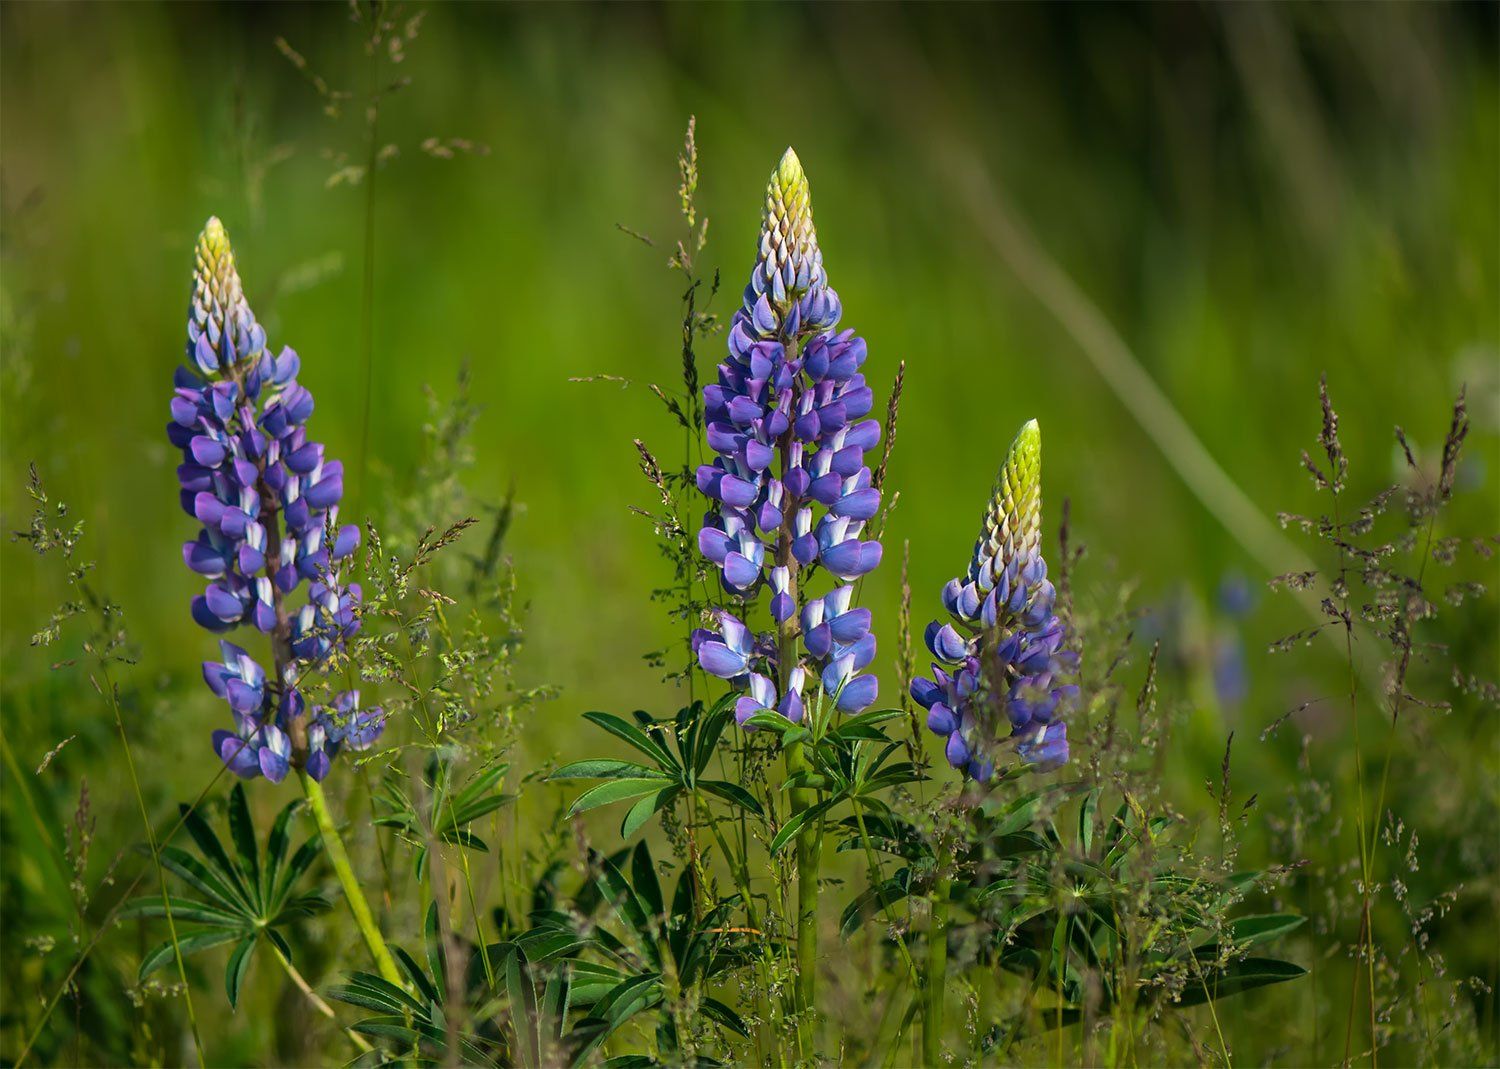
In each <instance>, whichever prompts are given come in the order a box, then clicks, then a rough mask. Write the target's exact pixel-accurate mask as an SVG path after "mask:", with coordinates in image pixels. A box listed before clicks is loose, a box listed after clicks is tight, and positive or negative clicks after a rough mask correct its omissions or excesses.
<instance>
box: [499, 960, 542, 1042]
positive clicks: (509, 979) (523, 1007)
mask: <svg viewBox="0 0 1500 1069" xmlns="http://www.w3.org/2000/svg"><path fill="white" fill-rule="evenodd" d="M525 966H526V956H525V955H524V954H523V953H522V952H521V948H520V947H513V948H512V949H511V952H510V954H508V955H507V956H506V959H505V990H506V994H507V995H508V996H509V997H510V1016H511V1022H512V1023H513V1025H514V1026H515V1030H516V1040H517V1043H516V1046H517V1049H518V1052H519V1054H520V1061H521V1064H522V1065H523V1066H525V1067H526V1069H532V1067H533V1066H538V1067H539V1066H540V1065H541V1064H542V1036H541V1021H540V1019H539V1016H538V1014H537V1009H536V989H535V988H534V987H532V985H531V979H530V977H528V976H527V975H526V973H525Z"/></svg>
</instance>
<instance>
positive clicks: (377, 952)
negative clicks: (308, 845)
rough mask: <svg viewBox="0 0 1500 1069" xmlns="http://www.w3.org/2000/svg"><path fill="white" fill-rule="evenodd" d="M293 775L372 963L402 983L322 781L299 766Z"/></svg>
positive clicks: (399, 983)
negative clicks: (334, 816) (311, 815)
mask: <svg viewBox="0 0 1500 1069" xmlns="http://www.w3.org/2000/svg"><path fill="white" fill-rule="evenodd" d="M297 777H298V779H300V780H301V781H302V793H303V794H305V795H306V796H307V804H308V806H309V807H310V808H311V809H312V813H313V819H314V820H316V821H317V822H318V834H319V835H321V836H322V837H323V849H324V850H325V851H327V853H328V860H329V862H331V863H332V865H333V871H334V872H336V873H337V874H338V877H339V886H340V887H342V888H343V889H344V901H346V902H348V903H349V912H350V913H352V914H353V915H354V923H355V924H357V925H359V932H360V934H361V935H363V936H364V937H365V946H367V947H369V948H370V956H371V957H372V958H374V959H375V967H376V968H378V969H379V970H380V975H381V976H383V977H384V978H385V979H386V981H387V982H389V983H392V984H395V985H396V986H397V987H405V986H406V984H405V983H404V982H403V981H402V979H401V973H400V971H399V970H397V968H396V962H395V959H394V958H392V957H391V952H390V949H389V948H387V947H386V945H385V937H384V936H383V935H381V934H380V928H379V927H378V926H377V925H376V924H375V918H374V916H373V915H372V914H371V913H370V904H369V903H368V902H366V901H365V893H364V891H362V890H360V886H359V879H358V878H357V877H356V876H355V875H354V866H353V865H351V864H350V863H349V854H348V852H347V851H346V850H345V849H344V840H343V839H341V838H339V829H338V825H336V824H335V823H334V822H333V815H332V814H331V813H329V811H328V799H327V798H325V797H324V796H323V787H322V785H321V784H319V783H318V781H317V780H315V779H313V778H312V777H311V776H309V775H308V774H307V772H306V771H305V770H303V769H298V770H297Z"/></svg>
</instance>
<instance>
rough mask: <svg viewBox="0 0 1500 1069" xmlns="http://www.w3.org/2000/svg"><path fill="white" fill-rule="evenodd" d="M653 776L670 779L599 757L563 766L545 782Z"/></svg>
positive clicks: (625, 762)
mask: <svg viewBox="0 0 1500 1069" xmlns="http://www.w3.org/2000/svg"><path fill="white" fill-rule="evenodd" d="M653 776H655V777H660V778H661V779H671V777H670V776H668V775H667V774H666V773H665V772H662V771H660V770H658V769H655V768H648V767H647V766H645V765H642V764H637V763H636V762H634V761H611V760H607V759H605V758H602V757H601V758H593V759H591V760H588V761H574V762H572V763H571V764H567V765H563V766H562V767H561V768H559V769H558V770H557V771H556V772H554V773H552V775H550V776H548V777H547V780H546V782H548V783H551V782H552V781H554V780H564V779H647V778H650V777H653Z"/></svg>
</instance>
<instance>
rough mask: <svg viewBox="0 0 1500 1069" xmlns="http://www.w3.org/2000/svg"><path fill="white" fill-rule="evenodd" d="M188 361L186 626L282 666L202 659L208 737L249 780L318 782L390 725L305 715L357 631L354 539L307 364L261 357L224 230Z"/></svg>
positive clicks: (342, 714)
mask: <svg viewBox="0 0 1500 1069" xmlns="http://www.w3.org/2000/svg"><path fill="white" fill-rule="evenodd" d="M187 358H188V362H189V366H187V367H179V368H178V370H177V374H176V377H175V386H176V389H175V391H174V393H173V397H172V404H171V414H172V419H171V422H170V423H168V424H167V435H168V437H169V438H170V439H171V441H172V444H173V445H175V446H177V447H178V448H180V449H181V450H182V453H183V462H182V464H181V465H180V466H179V467H178V469H177V475H178V480H179V482H180V483H181V486H182V507H183V510H184V511H186V512H187V513H188V515H190V516H192V517H193V518H194V519H196V520H197V521H198V522H199V523H200V524H202V525H203V526H202V529H201V530H200V531H199V533H198V537H197V538H196V539H195V540H193V541H191V542H187V543H185V544H184V545H183V547H182V555H183V560H184V561H185V562H186V563H187V566H188V567H189V568H190V569H192V570H193V571H194V572H196V573H197V574H199V575H201V576H203V577H204V578H205V579H207V580H208V584H207V586H206V588H205V589H204V591H203V593H202V594H200V595H198V596H197V597H195V598H194V599H193V602H192V616H193V619H194V620H195V621H197V622H198V623H199V624H200V625H201V626H203V627H205V628H207V629H208V630H210V631H214V632H225V631H229V630H232V629H233V628H235V627H238V626H239V625H241V624H250V625H251V626H253V627H255V628H256V630H258V631H261V632H262V633H264V634H267V635H269V636H271V644H272V650H273V654H274V659H275V664H276V669H277V679H276V681H275V683H274V685H272V684H270V683H268V681H267V677H266V673H265V671H264V670H263V669H262V668H261V666H260V665H259V664H258V663H257V662H256V661H255V659H254V658H253V657H251V656H250V655H249V654H248V653H246V652H245V650H243V649H241V648H240V647H239V646H236V645H234V644H233V643H230V642H227V641H226V642H222V643H221V649H222V652H223V657H224V659H223V661H222V663H219V662H208V663H205V665H204V666H203V673H204V678H205V679H206V680H207V682H208V685H209V687H210V689H211V690H213V692H214V693H215V694H216V695H218V696H219V697H220V698H222V699H224V700H225V701H226V702H227V703H228V705H229V707H230V710H231V712H232V713H233V714H234V716H235V720H236V730H235V731H234V732H229V731H218V732H215V733H214V749H215V750H216V751H217V752H218V754H219V756H220V757H221V758H222V759H223V761H224V763H225V764H226V765H228V766H229V768H230V769H231V770H233V771H234V772H235V773H236V774H238V775H240V776H244V777H247V778H249V777H253V776H256V775H264V776H266V777H267V778H268V779H271V780H273V781H280V780H281V779H282V778H283V777H284V776H285V775H286V773H287V771H288V769H290V768H291V767H292V765H293V764H294V763H297V764H300V765H301V767H304V768H306V769H307V771H308V772H309V773H310V774H311V775H313V776H314V777H316V778H318V779H321V778H322V777H323V776H324V775H326V774H327V772H328V767H329V760H330V758H331V757H332V756H333V754H335V753H336V752H337V751H338V749H339V747H340V746H341V745H349V746H351V747H352V748H355V749H359V748H362V745H368V744H369V742H370V741H373V737H374V734H378V733H379V728H380V725H381V723H382V722H383V718H382V716H381V713H380V710H379V709H374V710H370V711H368V712H365V713H360V712H358V710H357V704H358V695H357V694H356V693H353V692H351V693H350V694H348V695H345V696H344V697H343V698H341V699H340V700H339V701H338V702H336V703H335V708H334V709H333V710H327V709H322V708H319V709H316V710H314V713H313V714H312V715H311V716H307V715H305V709H304V702H303V699H302V695H301V694H300V693H299V691H298V689H297V688H298V683H299V681H300V680H301V679H302V678H303V676H304V675H305V674H306V673H307V672H308V671H309V670H310V669H311V668H313V667H315V666H316V665H317V664H318V663H320V662H321V661H323V660H324V659H325V658H326V657H327V656H328V654H329V653H330V652H331V651H332V649H333V648H334V646H335V645H336V644H337V643H339V642H341V641H343V640H344V639H346V638H348V637H350V636H351V635H353V634H354V633H355V631H357V630H358V628H359V620H358V615H357V609H358V605H359V598H360V590H359V586H358V584H350V585H348V586H345V585H343V584H342V583H341V582H340V578H339V562H341V561H343V560H344V559H345V558H347V557H348V556H349V555H350V554H351V553H353V552H354V549H355V548H356V547H357V546H358V544H359V528H358V527H356V526H354V525H352V524H351V525H347V526H344V527H340V526H339V525H338V502H339V499H340V498H341V497H342V496H343V490H344V487H343V465H342V464H341V463H340V462H338V461H336V460H327V459H325V457H324V454H323V446H322V445H321V444H320V443H318V442H314V441H311V440H310V439H309V438H308V437H307V431H306V424H307V420H308V417H309V416H311V415H312V410H313V398H312V394H311V393H309V392H308V390H307V388H306V387H304V386H302V385H300V384H299V383H298V382H297V372H298V370H299V367H300V361H299V360H298V357H297V354H296V353H295V352H293V351H292V350H291V349H282V351H281V352H280V354H278V355H274V356H273V355H272V354H271V352H270V351H269V350H268V349H267V347H266V335H265V331H264V330H263V329H262V328H261V326H260V325H259V324H258V323H257V322H256V321H255V316H254V314H253V313H252V312H251V310H250V306H249V304H248V303H247V302H246V300H245V297H244V292H243V290H242V288H241V285H240V278H239V273H238V271H237V270H236V269H235V263H234V254H233V252H232V251H231V250H230V247H229V238H228V235H227V234H225V232H224V227H223V226H222V225H221V224H220V222H219V220H218V219H210V220H209V221H208V225H207V226H205V227H204V229H203V233H202V235H201V236H200V237H199V239H198V248H197V259H196V265H195V270H194V275H193V295H192V302H191V305H190V307H189V311H188V342H187ZM283 527H284V530H283ZM304 581H306V583H307V595H308V597H307V602H306V604H305V605H303V606H301V607H300V609H299V610H298V611H296V612H295V613H292V612H290V611H289V609H288V607H287V599H288V597H289V596H290V595H291V594H293V593H294V592H295V591H296V590H297V588H298V586H299V585H301V584H302V583H303V582H304ZM372 732H373V733H374V734H372ZM360 744H362V745H360Z"/></svg>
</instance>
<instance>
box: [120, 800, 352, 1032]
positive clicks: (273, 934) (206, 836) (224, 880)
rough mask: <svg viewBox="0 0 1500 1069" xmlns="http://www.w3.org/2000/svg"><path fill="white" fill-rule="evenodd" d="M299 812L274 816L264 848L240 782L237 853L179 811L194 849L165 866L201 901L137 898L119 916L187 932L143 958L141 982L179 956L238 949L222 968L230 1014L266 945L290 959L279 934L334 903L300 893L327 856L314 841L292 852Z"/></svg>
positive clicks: (234, 818)
mask: <svg viewBox="0 0 1500 1069" xmlns="http://www.w3.org/2000/svg"><path fill="white" fill-rule="evenodd" d="M302 807H303V803H302V802H301V801H300V800H298V801H294V802H290V803H288V804H287V805H286V806H285V807H284V808H283V809H282V810H281V812H280V813H278V814H277V815H276V820H275V822H274V823H273V824H272V825H271V833H270V835H269V836H268V837H267V839H266V842H265V846H264V847H262V846H261V844H260V840H259V839H258V838H257V837H256V833H255V825H254V822H253V821H252V819H251V816H250V806H249V804H248V803H247V802H246V800H245V788H244V786H243V785H242V784H238V783H236V784H235V785H234V789H233V790H231V791H230V792H229V805H228V824H229V838H230V842H231V843H232V844H233V847H234V852H233V853H232V854H231V853H230V852H229V851H228V850H226V849H225V848H224V844H223V842H222V841H221V840H220V839H219V836H218V834H217V833H216V832H215V831H214V830H213V828H212V827H211V826H210V825H209V823H208V821H206V820H204V819H203V816H202V815H201V814H200V813H199V812H198V811H197V810H196V809H193V808H191V807H189V806H183V807H182V813H183V821H184V824H185V827H186V830H187V832H188V834H189V836H191V838H192V840H193V843H194V845H195V846H196V847H197V851H196V853H193V852H189V851H187V850H185V849H182V848H181V847H177V846H163V847H161V850H160V854H161V864H162V866H163V867H164V868H166V869H167V870H168V871H170V872H171V873H173V874H174V875H175V876H177V877H178V878H179V879H180V880H182V881H183V882H184V883H186V884H187V885H188V886H189V887H190V888H192V890H193V891H195V892H197V893H198V895H200V896H201V897H198V898H191V897H184V896H180V895H171V896H169V897H168V898H166V899H163V898H162V896H160V895H155V896H148V897H142V898H136V899H133V900H132V901H131V902H130V903H129V904H127V905H126V906H125V908H124V909H123V910H121V911H120V916H121V917H122V918H127V917H166V916H167V915H168V911H169V910H170V912H171V916H172V919H173V920H174V921H176V923H177V924H178V925H179V926H181V925H187V926H189V927H179V929H178V938H177V940H176V945H175V948H174V943H173V940H171V939H168V940H166V941H164V942H161V943H158V944H157V945H156V946H155V947H153V948H152V949H151V950H149V951H147V952H146V955H145V956H144V957H143V958H142V959H141V963H140V967H139V976H140V978H141V980H143V981H144V980H145V978H146V977H147V976H149V975H150V974H151V973H152V972H154V971H155V970H156V969H159V968H161V967H162V966H163V965H165V964H167V963H168V962H170V961H172V960H173V958H174V956H175V952H176V950H180V951H181V952H182V954H184V955H187V954H194V953H198V952H200V951H204V950H208V949H210V948H212V947H216V946H223V945H224V944H226V943H233V944H234V948H233V950H231V951H230V954H229V963H228V965H227V966H226V967H225V970H224V990H225V993H226V994H227V995H228V997H229V1005H230V1006H231V1008H232V1007H235V1006H238V1004H239V999H240V990H241V988H242V987H243V986H244V982H245V976H246V974H247V973H248V972H249V971H250V965H251V962H252V960H253V957H254V954H255V951H256V949H257V948H258V947H259V946H260V945H261V943H262V942H267V943H270V944H271V946H272V948H273V951H274V952H275V953H277V954H279V955H281V957H282V958H283V959H284V960H285V961H287V962H290V961H291V960H292V948H291V945H290V943H289V942H288V941H287V938H286V935H285V934H284V932H283V931H282V929H286V928H288V927H290V926H291V925H292V924H294V923H295V922H296V921H298V920H299V919H301V918H303V917H308V916H311V915H312V914H315V913H319V912H322V911H323V910H326V909H328V908H329V905H330V903H329V901H328V899H327V898H325V897H324V896H323V895H322V894H321V893H320V892H317V891H305V890H302V889H301V887H300V884H301V882H302V880H303V878H304V877H305V876H306V875H307V874H308V872H309V870H310V869H311V868H312V866H313V864H314V862H316V861H317V860H318V857H319V856H320V855H321V854H322V852H323V844H322V842H321V840H319V839H317V838H311V839H308V840H307V841H305V842H304V843H303V844H302V845H301V846H300V847H298V848H297V850H296V851H295V852H292V851H291V841H292V821H293V818H294V817H295V816H296V814H297V813H298V812H299V811H300V810H301V809H302ZM289 853H290V857H288V854H289Z"/></svg>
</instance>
